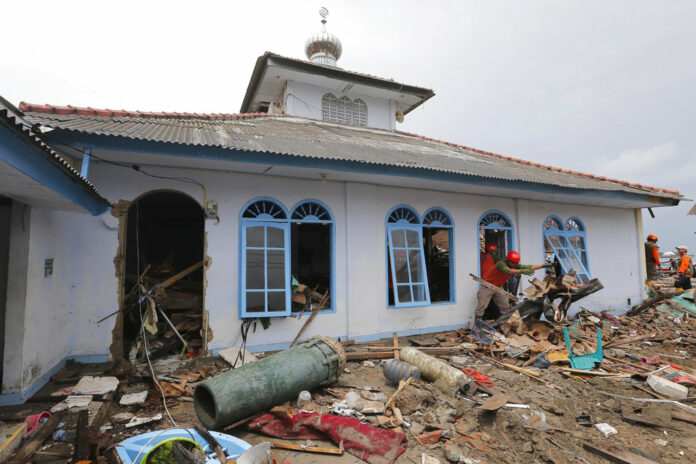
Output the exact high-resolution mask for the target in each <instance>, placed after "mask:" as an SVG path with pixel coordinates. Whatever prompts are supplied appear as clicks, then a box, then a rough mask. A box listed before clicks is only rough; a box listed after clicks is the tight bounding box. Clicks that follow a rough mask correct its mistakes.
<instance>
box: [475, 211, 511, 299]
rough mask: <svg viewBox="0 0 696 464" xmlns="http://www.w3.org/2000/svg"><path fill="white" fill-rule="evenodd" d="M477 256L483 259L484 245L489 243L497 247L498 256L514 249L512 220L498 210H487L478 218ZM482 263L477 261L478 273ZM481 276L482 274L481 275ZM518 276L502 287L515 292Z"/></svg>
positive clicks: (503, 255) (505, 254)
mask: <svg viewBox="0 0 696 464" xmlns="http://www.w3.org/2000/svg"><path fill="white" fill-rule="evenodd" d="M478 229H479V234H478V241H479V256H480V259H483V256H484V253H485V248H486V245H487V244H489V243H492V244H494V245H495V246H497V247H498V256H499V257H501V258H504V257H505V256H507V254H508V252H509V251H512V250H513V249H514V241H513V228H512V222H510V219H508V217H507V216H506V215H505V214H503V213H501V212H500V211H487V212H486V213H484V215H483V216H482V217H481V219H480V220H479V227H478ZM482 264H483V263H481V262H480V261H479V275H480V273H481V268H482ZM481 277H483V276H481ZM518 280H519V277H517V276H515V277H512V278H511V279H510V280H508V281H507V282H506V283H505V285H503V288H504V289H505V290H507V291H508V292H510V293H513V294H515V293H517V291H516V289H517V286H518Z"/></svg>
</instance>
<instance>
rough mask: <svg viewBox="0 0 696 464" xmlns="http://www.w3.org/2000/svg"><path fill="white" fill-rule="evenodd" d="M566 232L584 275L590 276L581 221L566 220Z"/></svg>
mask: <svg viewBox="0 0 696 464" xmlns="http://www.w3.org/2000/svg"><path fill="white" fill-rule="evenodd" d="M565 228H566V232H567V234H568V242H570V246H571V247H573V249H574V250H575V252H576V253H577V255H578V257H579V258H580V262H581V263H582V265H583V266H584V268H585V269H584V271H585V274H586V275H587V276H588V278H589V276H590V275H591V274H590V261H589V259H588V257H587V238H586V236H585V225H584V224H583V223H582V221H581V220H580V219H578V218H576V217H571V218H568V220H567V221H566V227H565Z"/></svg>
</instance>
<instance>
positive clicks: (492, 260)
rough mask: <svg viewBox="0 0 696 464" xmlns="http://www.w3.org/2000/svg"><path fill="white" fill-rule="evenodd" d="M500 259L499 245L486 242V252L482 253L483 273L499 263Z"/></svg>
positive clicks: (483, 274)
mask: <svg viewBox="0 0 696 464" xmlns="http://www.w3.org/2000/svg"><path fill="white" fill-rule="evenodd" d="M500 259H501V258H500V257H499V256H498V247H497V246H496V245H495V244H494V243H488V244H486V252H485V253H482V254H481V275H482V276H485V275H486V273H487V272H488V271H489V270H490V269H491V268H492V267H494V266H495V265H496V264H498V261H500Z"/></svg>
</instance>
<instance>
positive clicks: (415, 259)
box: [387, 206, 430, 307]
mask: <svg viewBox="0 0 696 464" xmlns="http://www.w3.org/2000/svg"><path fill="white" fill-rule="evenodd" d="M387 248H388V253H389V271H390V274H391V276H390V279H391V280H390V283H391V289H390V291H391V296H392V298H393V302H394V306H396V307H408V306H420V305H425V304H430V291H429V289H428V276H427V271H426V266H425V256H424V253H423V228H422V225H421V222H420V219H419V216H418V213H416V211H415V210H414V209H413V208H411V207H409V206H398V207H396V208H394V209H393V210H392V211H390V213H389V214H388V215H387Z"/></svg>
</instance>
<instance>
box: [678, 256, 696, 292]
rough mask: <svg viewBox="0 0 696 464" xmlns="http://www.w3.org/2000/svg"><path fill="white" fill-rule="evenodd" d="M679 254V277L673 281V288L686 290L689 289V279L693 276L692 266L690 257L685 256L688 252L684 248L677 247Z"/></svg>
mask: <svg viewBox="0 0 696 464" xmlns="http://www.w3.org/2000/svg"><path fill="white" fill-rule="evenodd" d="M677 251H678V252H679V270H678V271H677V272H679V277H677V279H675V281H674V286H675V287H679V288H683V289H684V290H688V289H690V288H691V277H693V275H694V265H693V263H692V262H691V257H690V256H689V255H687V254H686V252H687V251H689V250H688V249H687V248H686V246H684V245H680V246H678V247H677Z"/></svg>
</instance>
